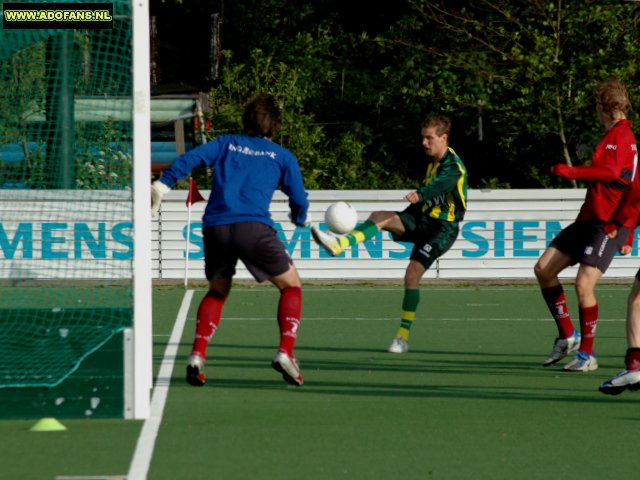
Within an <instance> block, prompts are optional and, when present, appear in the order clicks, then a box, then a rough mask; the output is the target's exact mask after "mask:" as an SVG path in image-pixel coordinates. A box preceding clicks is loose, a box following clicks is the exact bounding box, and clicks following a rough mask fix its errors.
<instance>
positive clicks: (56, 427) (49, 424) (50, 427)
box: [29, 417, 67, 432]
mask: <svg viewBox="0 0 640 480" xmlns="http://www.w3.org/2000/svg"><path fill="white" fill-rule="evenodd" d="M66 429H67V427H65V426H64V425H63V424H61V423H60V422H59V421H58V420H56V419H55V418H51V417H48V418H41V419H40V420H38V421H37V422H36V424H35V425H34V426H33V427H31V428H30V429H29V431H31V432H59V431H62V430H66Z"/></svg>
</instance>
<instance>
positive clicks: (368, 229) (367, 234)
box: [338, 220, 380, 249]
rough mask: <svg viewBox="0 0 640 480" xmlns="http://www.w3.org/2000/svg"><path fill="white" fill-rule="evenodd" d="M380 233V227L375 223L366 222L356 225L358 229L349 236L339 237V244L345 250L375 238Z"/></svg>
mask: <svg viewBox="0 0 640 480" xmlns="http://www.w3.org/2000/svg"><path fill="white" fill-rule="evenodd" d="M379 231H380V230H378V226H377V225H376V224H375V223H374V222H372V221H371V220H366V221H365V222H363V223H361V224H360V225H356V228H354V229H353V230H351V232H349V233H348V234H347V235H344V236H341V237H338V242H339V243H340V246H341V247H342V248H343V249H344V248H347V247H350V246H352V245H356V244H358V243H362V242H364V241H365V240H369V239H370V238H373V237H375V236H376V235H377V234H378V232H379Z"/></svg>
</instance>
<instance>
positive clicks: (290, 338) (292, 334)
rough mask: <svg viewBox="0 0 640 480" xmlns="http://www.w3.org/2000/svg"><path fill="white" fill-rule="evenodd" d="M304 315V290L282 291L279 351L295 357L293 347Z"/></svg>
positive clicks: (293, 288)
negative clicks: (301, 315) (301, 316)
mask: <svg viewBox="0 0 640 480" xmlns="http://www.w3.org/2000/svg"><path fill="white" fill-rule="evenodd" d="M301 313H302V290H301V289H300V287H286V288H283V289H282V290H281V291H280V302H279V303H278V327H280V347H279V351H281V352H284V353H286V354H287V355H289V356H290V357H293V347H294V345H295V343H296V338H297V336H298V329H299V328H300V314H301Z"/></svg>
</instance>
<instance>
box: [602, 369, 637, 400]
mask: <svg viewBox="0 0 640 480" xmlns="http://www.w3.org/2000/svg"><path fill="white" fill-rule="evenodd" d="M598 390H600V391H601V392H602V393H606V394H607V395H618V394H620V393H622V392H624V391H625V390H640V369H639V370H626V369H625V370H622V371H621V372H620V373H618V374H617V375H616V376H615V377H613V378H610V379H609V380H607V381H605V382H602V383H601V384H600V387H599V388H598Z"/></svg>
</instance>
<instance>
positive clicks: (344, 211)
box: [324, 202, 358, 235]
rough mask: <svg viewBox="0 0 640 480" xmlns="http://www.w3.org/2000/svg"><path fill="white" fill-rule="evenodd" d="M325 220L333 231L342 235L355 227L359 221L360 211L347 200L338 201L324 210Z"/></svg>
mask: <svg viewBox="0 0 640 480" xmlns="http://www.w3.org/2000/svg"><path fill="white" fill-rule="evenodd" d="M324 222H325V223H326V224H327V227H329V230H331V231H332V232H333V233H337V234H338V235H342V234H344V233H348V232H350V231H351V230H353V229H354V227H355V226H356V223H358V212H356V209H355V208H353V207H352V206H351V205H349V204H348V203H346V202H337V203H334V204H332V205H329V208H327V210H326V212H324Z"/></svg>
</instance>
